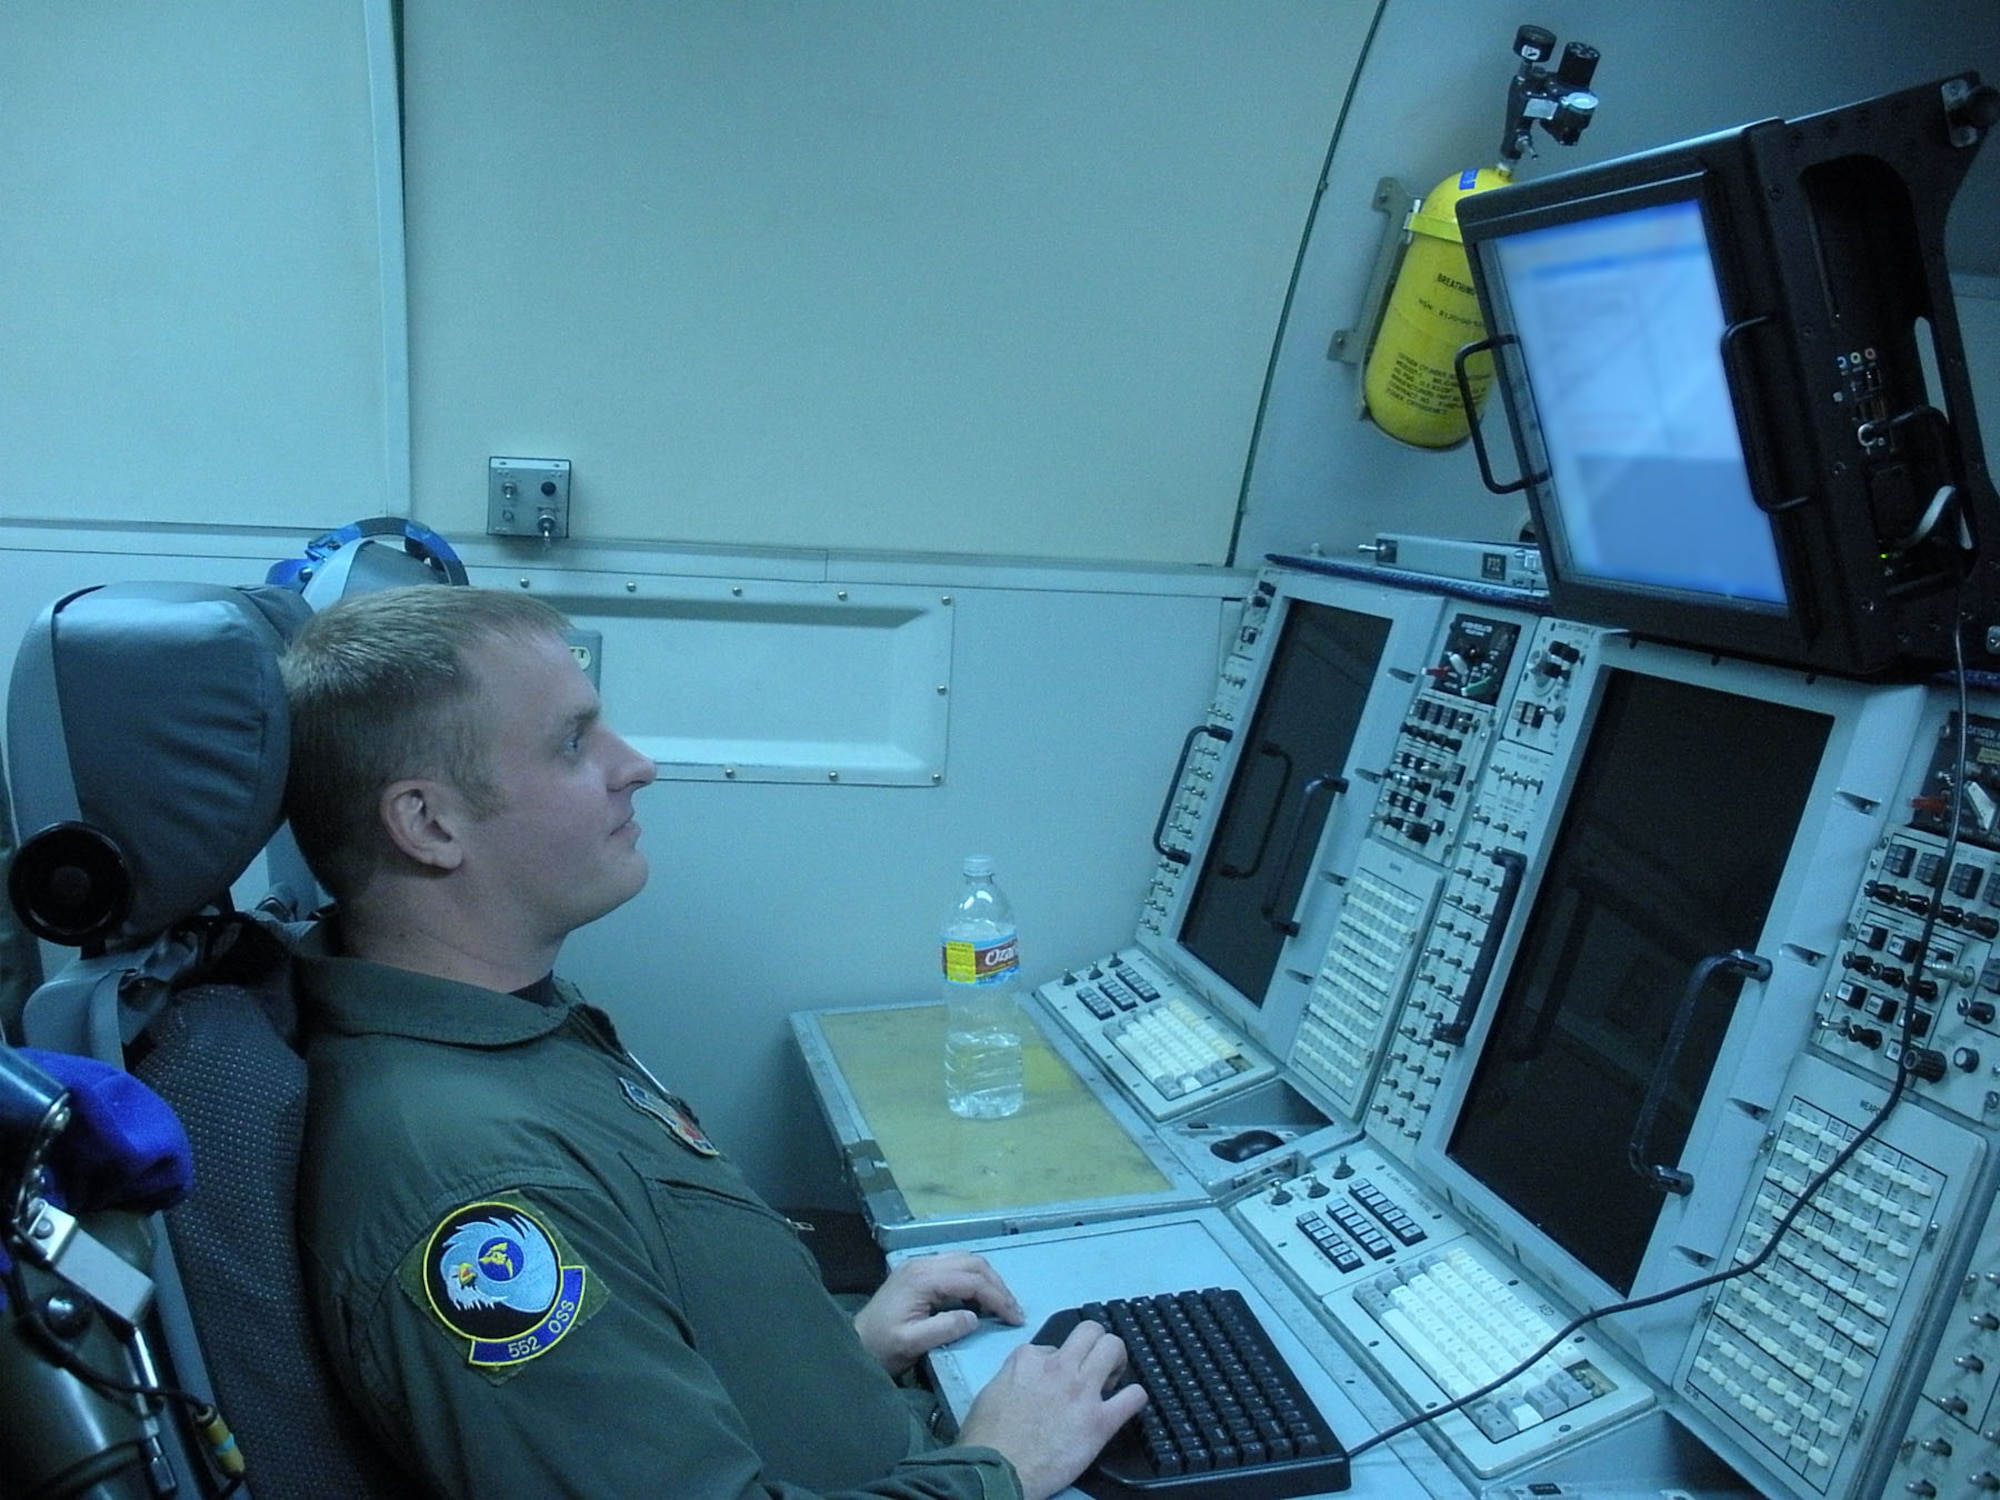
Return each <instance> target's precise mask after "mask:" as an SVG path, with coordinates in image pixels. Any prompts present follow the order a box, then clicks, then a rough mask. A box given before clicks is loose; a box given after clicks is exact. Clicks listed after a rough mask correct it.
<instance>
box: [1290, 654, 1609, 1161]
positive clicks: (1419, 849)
mask: <svg viewBox="0 0 2000 1500" xmlns="http://www.w3.org/2000/svg"><path fill="white" fill-rule="evenodd" d="M1523 628H1524V627H1523V626H1521V625H1519V624H1516V623H1515V622H1513V621H1509V620H1503V619H1493V618H1486V617H1481V616H1468V615H1460V616H1457V617H1455V618H1453V619H1452V620H1451V621H1450V622H1449V624H1448V625H1447V627H1446V630H1445V639H1444V642H1443V645H1442V648H1441V650H1440V652H1439V657H1438V662H1437V664H1436V665H1435V666H1434V667H1433V669H1432V670H1431V672H1430V674H1429V675H1428V677H1427V679H1426V682H1425V685H1424V686H1423V687H1422V688H1421V689H1420V690H1419V691H1418V692H1417V694H1416V696H1415V699H1414V701H1413V703H1412V705H1411V709H1410V712H1409V714H1408V715H1407V716H1406V719H1405V723H1404V731H1403V735H1402V737H1401V739H1400V740H1399V741H1398V744H1397V749H1396V765H1395V770H1396V772H1397V773H1398V775H1400V776H1401V777H1403V778H1405V779H1403V780H1398V779H1397V776H1396V775H1392V776H1391V777H1388V778H1385V779H1384V782H1383V787H1382V792H1381V796H1380V799H1379V800H1378V802H1377V808H1376V816H1375V820H1374V822H1373V824H1372V826H1371V830H1370V835H1369V840H1368V842H1366V843H1364V844H1363V845H1362V850H1361V856H1360V859H1359V860H1358V861H1357V864H1356V867H1355V870H1354V872H1353V874H1352V876H1351V877H1350V879H1349V888H1348V896H1347V903H1346V905H1345V906H1343V907H1342V909H1341V915H1340V919H1339V921H1338V922H1337V923H1336V924H1335V927H1334V933H1333V939H1332V942H1331V943H1330V944H1329V946H1328V949H1327V954H1326V960H1325V962H1324V964H1323V965H1322V967H1321V969H1320V972H1319V975H1318V977H1317V978H1316V979H1315V981H1314V984H1313V989H1312V995H1311V998H1310V1000H1309V1001H1308V1003H1307V1006H1306V1010H1305V1014H1304V1016H1303V1018H1302V1019H1301V1022H1300V1025H1299V1030H1298V1033H1297V1035H1296V1037H1295V1038H1294V1040H1293V1043H1292V1050H1291V1054H1290V1058H1289V1061H1290V1063H1291V1064H1292V1066H1293V1067H1295V1068H1296V1069H1297V1070H1298V1071H1299V1073H1300V1075H1301V1076H1302V1077H1304V1078H1306V1079H1309V1080H1310V1081H1312V1082H1313V1083H1315V1084H1316V1085H1318V1087H1319V1088H1320V1089H1321V1091H1322V1092H1324V1093H1325V1094H1326V1095H1327V1097H1328V1098H1329V1100H1330V1101H1331V1102H1332V1103H1333V1104H1334V1105H1335V1106H1336V1107H1337V1108H1339V1109H1340V1110H1342V1111H1343V1112H1345V1113H1346V1114H1347V1116H1348V1117H1349V1118H1351V1119H1355V1120H1357V1121H1358V1122H1359V1123H1360V1124H1362V1125H1363V1126H1364V1127H1365V1128H1367V1129H1368V1130H1369V1132H1370V1133H1371V1134H1372V1135H1374V1136H1375V1137H1377V1138H1378V1139H1379V1140H1382V1141H1383V1142H1384V1143H1385V1144H1386V1145H1387V1148H1388V1149H1390V1150H1392V1151H1394V1152H1396V1153H1397V1154H1399V1155H1407V1152H1408V1151H1409V1150H1410V1149H1411V1147H1412V1146H1413V1144H1414V1142H1415V1141H1416V1140H1417V1138H1418V1136H1419V1135H1420V1134H1421V1133H1422V1131H1423V1126H1424V1121H1425V1119H1426V1117H1427V1116H1428V1113H1429V1110H1430V1106H1431V1100H1432V1098H1433V1097H1434V1096H1435V1094H1436V1092H1437V1089H1438V1086H1439V1084H1440V1083H1441V1082H1442V1081H1443V1077H1444V1069H1445V1067H1446V1065H1447V1064H1448V1063H1449V1062H1450V1060H1451V1058H1452V1057H1453V1055H1454V1051H1455V1048H1456V1046H1457V1044H1458V1043H1459V1042H1461V1041H1463V1040H1464V1037H1465V1033H1466V1029H1467V1027H1468V1026H1469V1024H1470V1019H1471V1016H1472V1014H1473V1012H1474V1010H1475V1009H1476V1007H1477V1005H1478V1003H1479V1001H1480V999H1481V998H1482V995H1483V993H1484V990H1485V988H1486V983H1487V980H1488V979H1489V978H1490V976H1491V971H1492V964H1493V955H1494V948H1495V944H1497V942H1498V941H1499V939H1500V937H1501V936H1502V935H1503V934H1504V932H1505V930H1506V924H1507V918H1508V916H1509V915H1510V914H1511V911H1512V908H1513V902H1514V896H1515V893H1516V892H1517V891H1518V890H1519V887H1520V884H1521V881H1522V878H1523V876H1524V873H1525V871H1526V867H1527V856H1528V848H1529V840H1530V836H1531V834H1532V833H1534V832H1535V831H1536V830H1538V829H1539V828H1541V827H1542V825H1543V823H1544V822H1545V821H1546V813H1545V811H1544V803H1545V801H1546V800H1547V798H1548V797H1549V796H1551V795H1552V784H1553V782H1554V780H1555V776H1554V773H1553V770H1552V766H1553V765H1554V761H1555V757H1556V753H1557V750H1558V747H1559V746H1562V745H1566V744H1568V743H1570V742H1571V741H1573V740H1574V738H1575V732H1576V727H1577V726H1576V724H1575V723H1574V722H1573V715H1572V712H1571V710H1572V706H1573V705H1572V702H1571V698H1572V694H1573V691H1574V690H1575V688H1576V684H1577V682H1578V680H1579V672H1580V669H1581V668H1582V667H1583V665H1584V664H1585V662H1586V661H1587V660H1588V659H1589V656H1590V654H1591V652H1592V651H1593V650H1594V649H1595V647H1596V642H1597V638H1598V632H1597V631H1595V630H1594V629H1592V628H1591V627H1589V626H1583V625H1578V624H1576V623H1574V622H1571V621H1566V620H1541V621H1539V622H1535V623H1534V624H1533V625H1532V630H1531V633H1530V634H1529V638H1528V642H1527V645H1526V648H1525V650H1523V649H1522V648H1521V641H1520V636H1521V633H1522V631H1523ZM1517 655H1518V656H1519V657H1520V658H1521V660H1520V661H1519V662H1518V663H1517V665H1518V667H1519V671H1518V672H1517V673H1516V674H1514V676H1513V678H1512V680H1511V681H1504V679H1505V678H1506V671H1505V664H1504V663H1503V660H1502V658H1503V657H1504V658H1507V659H1509V660H1511V659H1512V658H1513V657H1515V656H1517ZM1475 664H1476V668H1477V669H1476V670H1475ZM1461 689H1464V691H1461ZM1412 778H1417V779H1419V780H1420V783H1421V785H1420V787H1418V786H1413V785H1412V784H1411V779H1412ZM1420 789H1421V790H1422V793H1423V795H1422V805H1423V809H1424V810H1423V811H1422V813H1421V814H1418V813H1417V812H1416V811H1415V808H1414V806H1413V804H1412V803H1411V801H1410V800H1409V799H1410V798H1411V797H1412V796H1414V795H1416V794H1417V792H1418V791H1419V790H1420ZM1441 794H1442V795H1441ZM1413 818H1414V819H1417V821H1413Z"/></svg>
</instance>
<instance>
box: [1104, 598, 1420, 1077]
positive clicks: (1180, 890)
mask: <svg viewBox="0 0 2000 1500" xmlns="http://www.w3.org/2000/svg"><path fill="white" fill-rule="evenodd" d="M1259 587H1260V589H1261V590H1262V593H1261V594H1260V595H1258V596H1256V597H1254V598H1253V600H1252V601H1251V606H1250V607H1249V608H1247V609H1246V611H1245V627H1244V628H1245V630H1246V632H1248V633H1250V635H1251V636H1252V637H1253V638H1252V639H1251V640H1250V641H1249V642H1247V643H1246V642H1244V641H1242V640H1240V639H1239V641H1238V643H1237V646H1238V649H1237V651H1236V652H1235V653H1233V654H1232V657H1231V660H1230V662H1229V664H1228V665H1226V666H1225V668H1224V673H1223V677H1224V688H1223V693H1224V696H1225V697H1226V696H1228V695H1229V693H1230V691H1231V687H1232V680H1234V679H1239V678H1241V679H1247V680H1235V681H1234V683H1233V685H1234V688H1235V689H1236V691H1238V692H1240V693H1241V699H1240V706H1238V707H1233V708H1231V709H1229V710H1227V711H1226V713H1225V715H1224V717H1226V718H1228V719H1229V720H1231V721H1232V722H1228V723H1215V722H1211V724H1210V725H1208V726H1205V729H1206V731H1207V732H1208V733H1209V734H1210V735H1211V736H1216V735H1219V736H1221V738H1220V740H1219V741H1217V740H1214V739H1211V740H1210V743H1211V744H1218V743H1219V746H1220V749H1219V753H1217V754H1216V755H1215V756H1214V757H1213V760H1212V763H1211V765H1210V766H1209V767H1207V768H1204V769H1201V770H1199V771H1198V772H1190V773H1189V774H1187V775H1184V777H1183V786H1182V788H1181V791H1180V797H1181V802H1182V805H1183V806H1186V807H1189V808H1190V809H1199V811H1198V812H1191V813H1190V815H1189V817H1188V820H1187V823H1186V826H1187V828H1188V829H1189V830H1190V831H1191V832H1192V833H1193V837H1192V838H1190V839H1188V840H1187V842H1186V844H1185V845H1184V846H1183V845H1181V844H1177V843H1175V842H1173V841H1171V840H1170V841H1168V842H1166V843H1165V844H1163V846H1162V847H1161V850H1160V853H1161V866H1160V874H1159V876H1158V877H1157V878H1156V879H1155V882H1154V896H1153V900H1152V902H1151V903H1150V904H1151V905H1152V906H1153V907H1154V910H1152V911H1150V912H1149V914H1148V918H1147V919H1146V920H1142V922H1141V926H1140V932H1139V944H1140V946H1141V947H1142V948H1143V949H1145V950H1147V951H1148V952H1149V953H1150V954H1152V956H1153V957H1155V958H1157V959H1158V960H1160V961H1161V962H1162V963H1164V964H1165V965H1166V966H1167V967H1169V968H1170V969H1171V970H1172V971H1173V972H1174V973H1175V974H1176V975H1177V976H1178V977H1180V978H1181V979H1182V980H1183V981H1184V982H1185V983H1186V984H1187V985H1188V986H1189V988H1190V989H1191V990H1193V991H1194V992H1195V993H1196V994H1197V995H1198V996H1199V997H1200V998H1201V999H1202V1000H1203V1001H1204V1002H1205V1003H1206V1004H1207V1005H1208V1006H1209V1007H1210V1008H1211V1009H1212V1010H1214V1011H1217V1012H1219V1013H1220V1014H1222V1015H1223V1016H1224V1017H1225V1018H1226V1019H1227V1020H1229V1021H1230V1022H1231V1023H1232V1024H1233V1025H1235V1026H1236V1027H1237V1028H1238V1029H1240V1030H1241V1031H1242V1032H1243V1033H1244V1034H1245V1035H1246V1036H1249V1037H1250V1038H1251V1039H1253V1040H1255V1041H1258V1042H1260V1043H1262V1044H1264V1045H1265V1046H1267V1047H1268V1048H1270V1049H1271V1050H1272V1051H1274V1052H1277V1053H1279V1054H1282V1052H1283V1049H1284V1047H1285V1046H1286V1045H1287V1044H1288V1043H1289V1041H1290V1039H1291V1035H1292V1032H1293V1031H1295V1030H1296V1029H1297V1026H1298V1018H1299V1013H1300V1011H1301V1010H1302V1009H1303V1007H1304V1003H1305V1000H1304V992H1305V989H1306V988H1307V986H1309V984H1310V982H1311V973H1312V971H1313V970H1315V969H1316V968H1317V964H1318V958H1319V953H1320V952H1321V951H1322V950H1323V949H1324V948H1325V945H1326V940H1327V936H1328V934H1329V933H1330V932H1331V930H1332V926H1333V921H1334V917H1335V915H1336V914H1337V908H1338V902H1339V886H1338V876H1339V874H1340V872H1343V871H1345V870H1346V869H1348V868H1350V867H1351V865H1352V863H1353V858H1354V855H1355V852H1356V851H1357V850H1358V848H1359V846H1360V842H1361V838H1362V836H1363V834H1364V833H1365V832H1366V825H1367V820H1368V815H1369V813H1370V811H1371V810H1372V809H1373V807H1374V804H1375V798H1376V791H1377V789H1378V788H1379V786H1380V784H1381V778H1382V774H1383V771H1384V769H1385V768H1386V767H1387V764H1388V761H1389V757H1390V753H1391V751H1392V749H1393V746H1394V743H1395V734H1396V730H1397V727H1398V725H1399V723H1400V717H1401V715H1402V713H1403V710H1404V709H1405V708H1406V707H1407V705H1408V703H1409V700H1410V696H1411V694H1412V692H1413V691H1414V684H1415V682H1416V680H1417V674H1418V673H1419V672H1420V671H1421V670H1422V668H1423V665H1424V662H1425V659H1426V653H1427V652H1428V650H1429V647H1430V642H1431V637H1432V635H1433V634H1434V632H1435V630H1436V628H1437V623H1438V619H1439V616H1440V613H1441V611H1442V608H1443V601H1442V600H1441V599H1440V598H1439V597H1438V596H1436V595H1435V594H1430V593H1425V592H1419V591H1414V590H1408V589H1399V588H1392V587H1387V586H1384V585H1381V584H1378V583H1373V582H1369V581H1365V580H1362V579H1359V578H1346V577H1339V576H1326V575H1319V574H1310V573H1303V572H1296V571H1291V570H1280V569H1269V570H1266V572H1265V574H1264V575H1263V577H1262V579H1261V580H1260V584H1259ZM1190 783H1192V784H1190ZM1315 943H1316V944H1317V945H1318V946H1317V948H1315V947H1314V944H1315ZM1294 951H1296V952H1298V953H1300V954H1302V955H1304V957H1302V958H1301V959H1300V960H1299V961H1298V962H1296V963H1294V964H1291V965H1289V966H1288V965H1287V964H1286V962H1285V955H1286V954H1287V953H1288V952H1294ZM1288 967H1289V969H1294V970H1297V971H1298V972H1296V973H1288Z"/></svg>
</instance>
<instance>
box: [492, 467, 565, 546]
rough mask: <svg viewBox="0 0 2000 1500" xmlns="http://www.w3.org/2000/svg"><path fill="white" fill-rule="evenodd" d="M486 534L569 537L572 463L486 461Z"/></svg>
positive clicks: (547, 538)
mask: <svg viewBox="0 0 2000 1500" xmlns="http://www.w3.org/2000/svg"><path fill="white" fill-rule="evenodd" d="M486 534H487V535H488V536H526V537H540V538H541V539H542V540H543V541H554V540H556V539H557V538H558V537H566V536H568V535H569V460H568V459H566V458H489V459H488V460H487V461H486Z"/></svg>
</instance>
